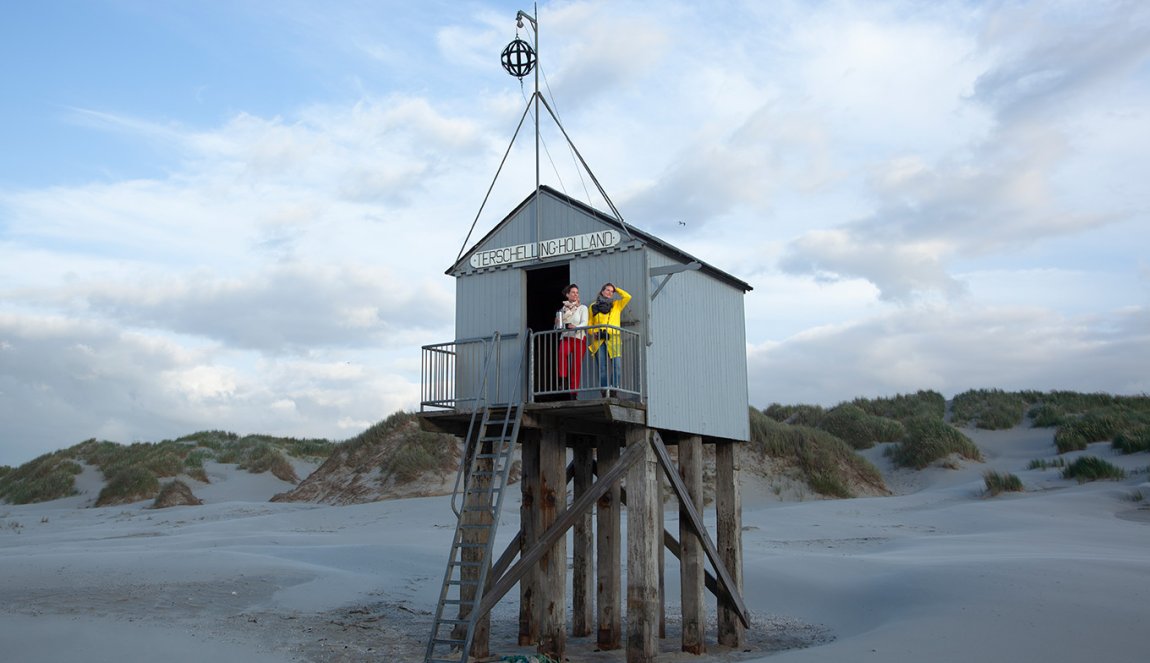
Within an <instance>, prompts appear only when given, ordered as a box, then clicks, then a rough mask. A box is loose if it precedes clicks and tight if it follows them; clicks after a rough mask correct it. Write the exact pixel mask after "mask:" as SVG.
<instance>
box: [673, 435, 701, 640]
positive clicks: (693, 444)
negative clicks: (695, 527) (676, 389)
mask: <svg viewBox="0 0 1150 663" xmlns="http://www.w3.org/2000/svg"><path fill="white" fill-rule="evenodd" d="M679 476H680V477H681V478H682V479H683V483H684V484H686V486H687V492H688V494H689V495H690V496H691V502H692V503H693V504H694V505H695V511H697V512H698V513H699V514H700V515H701V514H702V513H703V439H702V438H701V437H699V436H698V435H690V436H687V437H684V438H683V439H681V440H680V441H679ZM679 542H680V550H681V553H680V556H679V578H680V581H681V584H682V612H683V651H685V652H689V653H691V654H702V653H703V652H704V651H705V650H706V646H705V644H704V642H705V636H706V629H707V612H706V605H705V603H704V594H703V592H704V573H705V570H706V565H705V559H704V554H703V543H702V541H701V540H700V539H699V537H698V536H697V535H696V534H695V533H694V531H692V530H691V527H690V525H689V524H688V519H687V513H686V509H685V508H683V506H681V505H680V507H679Z"/></svg>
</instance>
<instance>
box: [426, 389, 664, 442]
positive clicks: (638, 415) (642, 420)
mask: <svg viewBox="0 0 1150 663" xmlns="http://www.w3.org/2000/svg"><path fill="white" fill-rule="evenodd" d="M419 418H420V420H421V421H422V423H423V426H424V427H425V428H426V429H428V430H432V431H435V432H440V433H449V434H451V435H459V436H461V437H462V436H464V435H466V434H467V428H468V426H469V425H470V423H471V412H470V411H455V410H439V411H427V412H420V413H419ZM646 423H647V406H646V405H644V404H643V403H640V402H638V401H635V400H630V399H624V398H598V399H580V400H567V401H547V402H537V403H524V404H523V423H522V426H523V428H527V429H542V428H557V429H559V430H563V431H565V432H568V433H576V434H583V435H609V434H611V433H612V432H620V431H618V430H617V427H618V426H620V425H623V426H636V425H638V426H643V425H646Z"/></svg>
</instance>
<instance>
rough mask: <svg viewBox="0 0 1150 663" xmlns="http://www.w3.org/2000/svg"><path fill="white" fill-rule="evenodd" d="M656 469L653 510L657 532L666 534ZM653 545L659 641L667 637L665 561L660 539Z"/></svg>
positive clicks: (661, 487) (661, 492)
mask: <svg viewBox="0 0 1150 663" xmlns="http://www.w3.org/2000/svg"><path fill="white" fill-rule="evenodd" d="M658 469H659V468H658V467H656V468H655V510H656V518H657V519H658V521H659V529H658V530H656V531H657V532H666V531H667V530H666V529H664V528H663V523H664V522H666V513H665V511H666V510H665V509H664V508H663V507H664V500H665V497H664V496H663V482H662V481H660V480H659V471H658ZM657 541H658V542H657V543H656V544H655V564H656V565H657V566H658V568H659V639H660V640H662V639H663V638H666V637H667V560H666V555H664V554H663V541H662V537H657Z"/></svg>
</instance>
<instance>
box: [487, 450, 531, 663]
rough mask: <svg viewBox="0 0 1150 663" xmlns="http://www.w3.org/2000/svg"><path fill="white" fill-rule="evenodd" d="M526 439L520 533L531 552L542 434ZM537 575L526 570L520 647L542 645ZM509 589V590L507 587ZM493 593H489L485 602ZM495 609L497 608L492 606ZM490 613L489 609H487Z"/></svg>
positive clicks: (521, 591) (521, 586) (521, 594)
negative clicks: (537, 602) (540, 643)
mask: <svg viewBox="0 0 1150 663" xmlns="http://www.w3.org/2000/svg"><path fill="white" fill-rule="evenodd" d="M520 437H522V438H523V442H522V445H521V451H520V453H521V456H522V466H523V472H522V474H521V475H520V480H519V486H520V490H521V492H522V501H521V503H520V507H519V522H520V532H521V533H522V538H523V548H525V549H526V548H530V547H532V546H534V545H535V542H536V541H537V540H538V532H539V530H538V527H537V524H536V520H535V509H536V499H537V496H538V495H539V439H540V434H539V431H532V430H526V431H521V435H520ZM538 575H539V574H538V571H537V570H536V569H535V568H534V567H530V568H527V569H524V572H523V579H522V580H521V581H520V582H519V644H520V646H527V645H533V644H535V643H537V642H539V622H538V620H537V619H536V617H535V615H536V613H537V610H536V609H535V600H536V596H537V595H538V594H537V592H538V585H537V581H536V578H537V576H538ZM508 589H510V587H508ZM490 595H491V592H490V591H489V592H487V593H486V594H485V595H484V597H483V600H484V602H486V601H487V598H488V597H489V596H490ZM492 605H494V604H492ZM488 611H490V608H488Z"/></svg>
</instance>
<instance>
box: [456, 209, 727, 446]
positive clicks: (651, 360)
mask: <svg viewBox="0 0 1150 663" xmlns="http://www.w3.org/2000/svg"><path fill="white" fill-rule="evenodd" d="M534 204H535V203H534V201H531V202H529V203H528V204H527V205H525V206H524V207H523V209H522V210H520V212H519V214H518V215H516V216H515V217H513V218H512V219H510V220H509V221H508V222H507V223H506V224H504V225H503V226H502V227H500V228H499V229H498V230H497V231H496V232H495V233H493V234H492V235H491V237H488V238H486V240H485V241H484V242H483V243H482V244H481V245H479V246H477V247H475V248H476V250H487V249H491V248H499V247H505V246H514V245H517V244H526V243H529V242H533V241H535V235H536V233H535V219H534ZM540 209H541V212H542V223H541V226H542V228H543V231H542V236H543V239H550V238H554V237H566V236H570V235H580V234H584V233H590V232H596V231H598V230H602V229H603V228H604V225H603V223H602V222H600V221H599V220H598V219H596V218H595V217H593V216H590V215H588V214H586V213H585V212H583V211H581V210H579V209H576V208H573V207H571V206H569V205H567V204H566V203H564V202H562V201H559V200H556V199H555V198H552V197H550V196H549V195H544V196H543V197H542V206H541V208H540ZM548 262H550V263H552V264H558V263H562V262H567V263H569V268H570V274H571V280H572V282H574V283H577V284H579V286H580V289H581V290H582V294H583V300H584V303H590V302H591V301H593V300H594V298H595V296H596V295H597V294H598V290H599V286H600V285H602V284H603V283H605V282H608V281H610V282H612V283H615V284H616V286H618V287H621V288H623V289H624V290H626V291H628V292H629V293H630V294H631V295H632V297H633V299H632V300H631V303H630V304H629V305H628V307H627V308H626V309H624V312H623V326H624V328H626V329H630V330H633V331H635V332H636V333H638V334H640V337H641V338H642V339H643V343H644V344H645V345H646V348H647V352H646V354H645V356H644V357H643V358H642V361H641V362H631V361H626V362H625V364H628V365H631V366H636V367H637V366H639V365H641V366H642V369H641V373H642V375H641V377H642V378H643V388H644V390H645V392H646V394H647V398H648V421H649V423H650V424H651V425H652V426H654V427H657V428H665V429H669V430H677V431H682V432H687V433H695V434H700V435H708V436H714V437H721V438H729V439H735V440H746V439H748V437H749V429H748V421H747V403H748V400H749V399H748V395H747V363H746V328H745V319H744V311H743V292H742V291H741V290H740V289H738V288H735V287H732V286H731V285H730V284H728V283H724V282H722V281H720V280H719V279H717V278H715V277H713V276H710V275H708V274H706V273H703V272H701V271H689V272H681V273H678V274H675V275H674V276H672V277H671V279H670V281H669V282H668V283H667V286H666V287H664V288H663V290H662V291H661V292H660V293H659V296H658V298H657V299H656V300H655V301H654V302H651V301H650V293H651V292H653V291H654V288H655V287H656V284H657V282H658V281H659V280H661V278H662V277H659V278H658V279H652V278H650V274H649V268H651V267H658V266H666V265H676V264H679V262H678V261H677V260H675V259H673V258H671V257H669V256H667V255H665V254H663V253H660V252H658V251H655V250H652V249H651V248H649V247H645V246H644V245H643V243H642V242H641V241H639V240H637V239H636V240H630V239H628V238H627V237H626V235H624V236H623V238H622V242H621V244H620V245H619V246H617V247H613V248H611V249H607V250H603V251H596V252H591V253H583V254H577V255H573V256H570V255H569V256H563V257H561V258H558V259H555V260H552V261H548ZM539 264H546V263H539V262H535V261H530V262H522V263H515V264H513V265H510V266H504V267H499V268H496V269H490V270H486V271H476V270H473V269H471V268H470V267H469V266H466V263H465V267H464V269H463V270H462V271H461V272H460V273H458V275H457V279H456V325H455V326H456V338H457V339H464V338H474V337H490V336H491V334H492V333H494V332H495V331H499V332H501V333H503V334H507V335H510V334H521V333H522V332H523V328H524V326H525V319H526V318H525V310H524V307H525V305H526V304H525V299H526V277H525V275H524V271H523V268H525V267H531V266H537V265H539ZM648 309H650V316H651V318H650V329H648V328H647V325H646V322H647V320H648V317H647V316H648ZM520 343H521V337H516V338H514V339H510V340H507V341H505V342H504V344H503V348H502V364H501V369H500V376H499V382H500V385H501V386H502V387H503V388H504V389H503V394H502V396H504V397H509V398H517V397H518V393H519V392H518V387H519V386H521V385H519V384H518V382H517V380H516V379H515V377H516V376H517V375H518V371H517V369H518V367H519V349H520V347H521V346H520ZM466 370H472V369H471V368H470V367H467V368H466V369H465V368H464V367H461V368H460V371H459V372H460V374H461V375H462V374H464V373H465V372H466ZM637 370H638V369H637ZM469 390H470V392H474V390H475V386H474V385H470V386H468V385H465V384H464V383H463V382H461V383H460V384H459V388H458V393H459V394H460V396H466V395H467V392H468V391H469Z"/></svg>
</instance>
